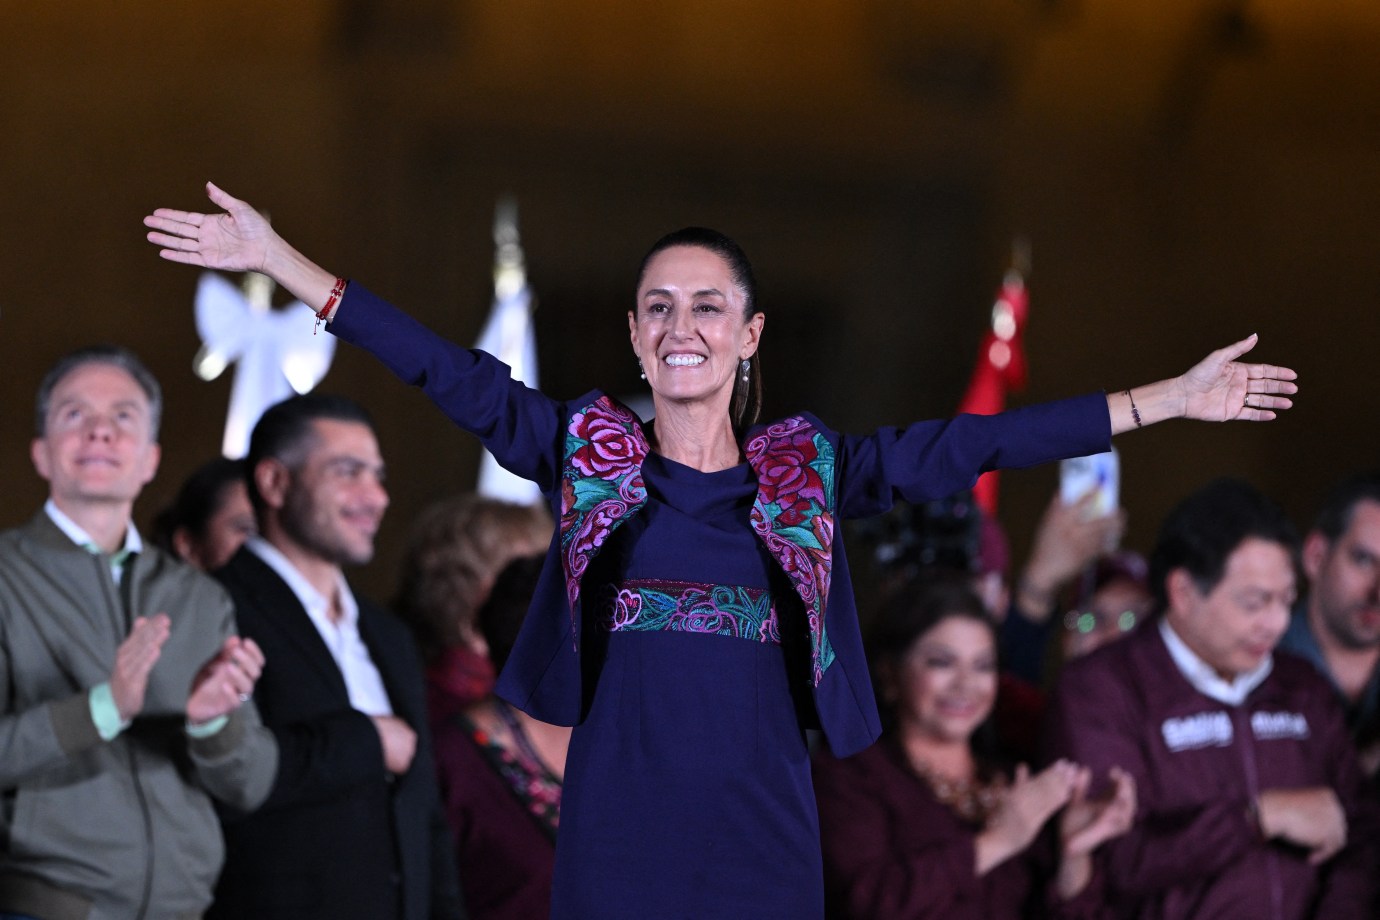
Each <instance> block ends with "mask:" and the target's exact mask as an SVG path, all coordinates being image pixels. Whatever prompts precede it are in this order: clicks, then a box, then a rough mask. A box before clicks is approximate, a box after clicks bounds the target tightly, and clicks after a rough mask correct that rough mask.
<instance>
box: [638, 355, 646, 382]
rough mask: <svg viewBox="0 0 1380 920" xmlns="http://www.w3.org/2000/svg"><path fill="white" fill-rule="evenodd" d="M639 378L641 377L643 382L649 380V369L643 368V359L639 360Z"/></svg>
mask: <svg viewBox="0 0 1380 920" xmlns="http://www.w3.org/2000/svg"><path fill="white" fill-rule="evenodd" d="M637 376H639V377H641V378H642V379H643V380H646V379H647V369H646V368H644V367H643V366H642V359H641V358H638V359H637Z"/></svg>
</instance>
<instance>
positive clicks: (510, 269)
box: [475, 199, 542, 505]
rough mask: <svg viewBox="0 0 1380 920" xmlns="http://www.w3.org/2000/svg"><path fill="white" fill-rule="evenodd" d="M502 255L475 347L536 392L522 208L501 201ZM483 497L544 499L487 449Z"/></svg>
mask: <svg viewBox="0 0 1380 920" xmlns="http://www.w3.org/2000/svg"><path fill="white" fill-rule="evenodd" d="M494 243H495V244H496V245H497V249H498V254H497V259H496V263H497V264H496V265H495V268H494V306H493V310H492V311H491V312H490V313H489V320H488V322H487V323H485V324H484V329H483V331H482V332H480V333H479V341H478V342H477V343H475V347H476V348H478V349H481V350H483V351H487V352H488V353H489V354H491V355H493V356H494V357H495V358H497V359H498V360H500V361H502V362H503V363H504V364H506V365H508V366H509V367H510V368H512V371H513V379H514V380H517V381H519V382H521V383H525V384H526V385H527V386H529V387H532V388H533V389H536V388H537V335H536V330H534V329H533V328H532V294H531V291H530V290H529V289H528V287H527V272H526V270H525V269H524V268H523V257H522V246H521V244H520V243H519V242H518V229H517V205H516V204H514V203H513V202H512V200H511V199H505V200H503V201H500V202H499V205H498V211H497V214H496V216H495V219H494ZM478 491H479V494H480V495H484V496H487V497H488V498H496V499H499V500H500V501H506V502H512V503H514V504H517V505H532V504H536V503H537V502H540V501H541V500H542V497H541V490H540V489H538V488H537V485H536V483H534V482H531V481H529V480H526V479H523V478H522V477H521V476H515V475H513V474H512V473H510V472H508V471H507V470H505V469H504V468H503V467H501V466H499V465H498V461H497V460H495V459H494V457H493V454H491V453H489V452H488V451H487V450H486V451H484V453H483V456H482V457H481V458H480V460H479V484H478Z"/></svg>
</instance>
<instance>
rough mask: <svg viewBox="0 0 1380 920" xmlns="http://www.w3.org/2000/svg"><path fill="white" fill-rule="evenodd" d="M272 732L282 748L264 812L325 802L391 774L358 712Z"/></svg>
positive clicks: (376, 737) (346, 711)
mask: <svg viewBox="0 0 1380 920" xmlns="http://www.w3.org/2000/svg"><path fill="white" fill-rule="evenodd" d="M270 730H271V731H272V733H273V738H274V740H275V741H276V743H277V746H278V770H277V775H276V777H275V778H274V780H273V786H272V789H271V791H270V792H269V793H268V796H267V797H266V799H265V800H264V801H263V803H262V804H261V805H260V806H259V808H260V810H261V811H265V812H268V811H274V810H277V809H279V808H296V807H298V806H301V805H310V804H314V803H318V802H326V801H329V800H331V799H334V798H336V797H338V796H340V795H344V794H345V793H347V792H348V791H349V790H350V789H352V788H354V787H356V786H358V785H359V784H361V783H365V782H370V781H373V780H375V779H376V778H377V777H379V776H381V775H382V774H383V773H384V772H385V771H386V769H387V768H386V767H385V766H384V762H383V744H382V742H380V741H379V733H378V730H377V729H376V728H375V727H374V723H373V720H371V719H370V718H369V717H368V716H367V715H365V714H364V713H362V712H360V711H358V710H356V709H342V710H340V711H339V712H332V713H328V714H326V715H322V716H319V717H317V718H314V719H309V720H303V721H299V722H291V723H286V724H283V725H274V726H273V727H272V728H271V729H270Z"/></svg>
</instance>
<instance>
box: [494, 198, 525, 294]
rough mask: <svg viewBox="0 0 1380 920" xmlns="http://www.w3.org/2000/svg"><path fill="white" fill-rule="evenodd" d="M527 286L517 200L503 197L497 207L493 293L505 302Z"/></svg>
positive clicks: (495, 214)
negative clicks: (505, 299)
mask: <svg viewBox="0 0 1380 920" xmlns="http://www.w3.org/2000/svg"><path fill="white" fill-rule="evenodd" d="M526 286H527V266H526V259H525V258H524V256H523V252H522V237H521V234H520V233H519V232H518V206H517V199H516V198H514V197H513V196H512V195H504V196H502V197H501V198H499V199H498V204H497V205H496V206H495V207H494V294H495V296H497V297H498V299H499V300H502V299H504V298H505V297H511V296H513V295H514V294H516V293H517V292H518V291H520V290H522V289H523V288H524V287H526Z"/></svg>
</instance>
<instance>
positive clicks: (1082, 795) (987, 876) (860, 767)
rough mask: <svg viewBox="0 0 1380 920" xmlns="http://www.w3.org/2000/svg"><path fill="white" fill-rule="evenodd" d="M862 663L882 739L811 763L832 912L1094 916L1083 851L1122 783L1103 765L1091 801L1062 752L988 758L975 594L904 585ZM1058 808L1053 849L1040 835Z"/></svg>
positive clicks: (988, 665)
mask: <svg viewBox="0 0 1380 920" xmlns="http://www.w3.org/2000/svg"><path fill="white" fill-rule="evenodd" d="M872 661H873V665H874V674H875V675H876V679H877V684H878V689H879V693H878V698H879V701H880V702H881V704H882V709H883V715H884V720H885V723H884V724H885V726H886V727H885V729H884V731H883V734H882V739H881V741H879V742H878V743H877V744H875V745H873V746H872V747H871V748H868V749H867V750H866V751H864V752H863V753H861V754H859V755H857V756H856V757H852V758H848V759H843V760H840V759H837V758H834V757H832V756H830V755H828V754H826V753H824V752H821V753H820V754H818V755H817V757H816V760H815V774H814V775H815V794H816V796H817V797H818V801H819V818H820V835H821V838H822V840H823V846H824V866H825V883H826V896H827V897H828V902H829V907H830V916H831V917H832V916H838V917H848V918H856V920H888V918H895V920H901V918H905V920H916V918H927V917H935V918H939V917H943V918H946V920H963V918H973V920H979V918H981V920H1014V918H1021V917H1032V916H1034V917H1040V916H1045V915H1046V914H1047V913H1049V914H1053V915H1055V916H1087V915H1095V914H1096V913H1097V911H1098V910H1099V905H1098V901H1099V898H1098V895H1097V886H1096V885H1095V884H1094V878H1093V876H1094V872H1093V865H1092V855H1091V854H1092V851H1093V850H1094V849H1095V848H1096V847H1097V846H1098V845H1099V844H1100V843H1101V842H1103V841H1104V840H1106V839H1108V838H1110V837H1112V836H1115V835H1117V834H1120V833H1123V832H1124V831H1125V830H1126V829H1127V828H1128V827H1129V826H1130V822H1131V820H1132V818H1133V816H1134V814H1135V789H1134V787H1133V785H1132V783H1131V780H1130V778H1129V777H1128V776H1126V775H1125V774H1124V773H1120V772H1119V771H1114V774H1113V775H1114V782H1115V790H1114V792H1113V794H1112V795H1111V796H1110V797H1109V798H1106V799H1103V800H1099V801H1092V800H1090V799H1089V798H1088V797H1087V795H1086V793H1087V787H1088V781H1089V773H1088V771H1087V770H1086V769H1085V768H1082V767H1079V766H1077V765H1075V764H1072V763H1069V762H1068V761H1059V762H1057V763H1054V764H1052V765H1051V766H1049V767H1047V768H1046V769H1045V770H1043V771H1041V772H1039V773H1034V774H1032V773H1031V772H1030V771H1029V770H1028V769H1027V768H1026V767H1025V766H1024V765H1022V766H1019V767H1017V768H1016V770H1015V771H1014V772H1007V771H1006V770H1004V769H1003V768H1002V764H1001V762H1000V760H999V758H998V757H997V756H996V754H995V752H994V751H992V750H991V745H990V744H989V743H987V738H986V736H987V735H988V734H990V731H986V730H987V729H990V726H988V725H987V721H988V717H989V716H990V715H991V712H992V704H993V702H994V701H995V699H996V693H997V646H996V630H995V626H994V624H993V623H992V621H991V619H990V617H989V616H988V614H987V612H986V609H985V608H984V607H983V605H982V602H981V601H980V600H979V599H978V598H977V596H976V595H974V594H972V592H971V591H970V590H969V589H968V588H967V587H966V586H963V585H961V584H959V583H957V582H953V583H950V582H946V581H938V582H931V583H927V584H924V585H922V586H920V587H918V588H916V589H908V590H906V591H905V592H904V596H899V597H898V598H897V599H896V600H895V601H894V602H893V603H892V604H891V605H889V606H888V607H887V609H886V610H885V611H884V612H883V614H882V616H881V619H880V621H879V623H878V624H877V626H876V629H875V631H874V641H873V643H872ZM1056 814H1059V815H1060V820H1059V821H1058V835H1057V836H1058V844H1057V847H1056V846H1055V845H1054V844H1052V843H1051V842H1050V841H1049V839H1048V836H1042V835H1041V832H1042V830H1043V829H1044V828H1045V826H1046V824H1047V823H1049V822H1050V819H1051V818H1053V817H1054V816H1055V815H1056ZM1056 849H1057V851H1058V852H1057V858H1056V853H1055V850H1056ZM1047 882H1048V883H1050V884H1047Z"/></svg>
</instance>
